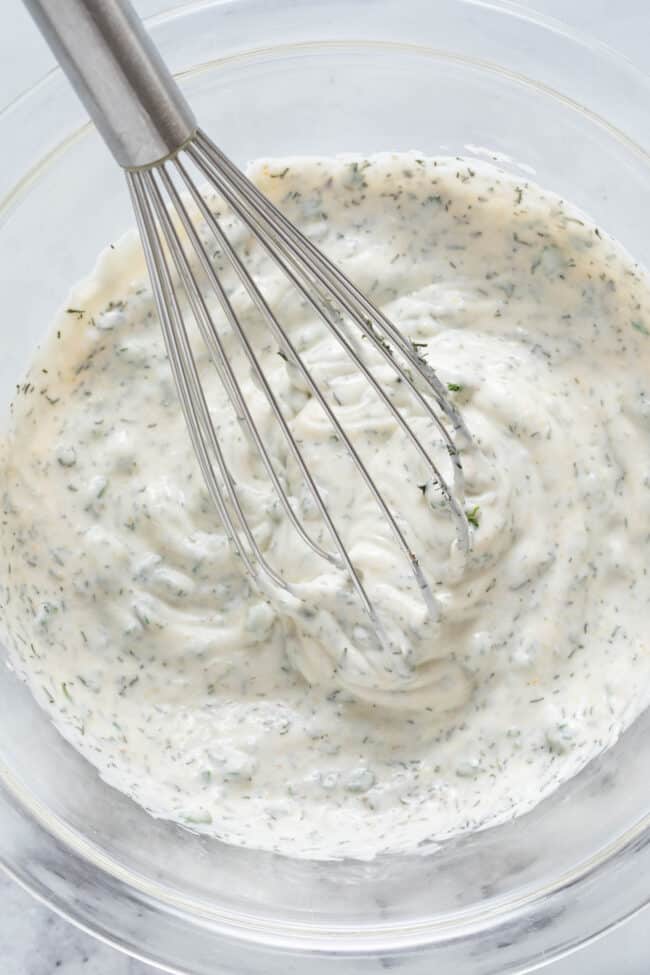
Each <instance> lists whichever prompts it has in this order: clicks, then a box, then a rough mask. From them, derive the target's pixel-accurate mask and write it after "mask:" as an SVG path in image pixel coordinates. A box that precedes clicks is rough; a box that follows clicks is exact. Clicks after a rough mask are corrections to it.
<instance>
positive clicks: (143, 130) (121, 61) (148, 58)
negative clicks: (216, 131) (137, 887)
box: [24, 0, 196, 169]
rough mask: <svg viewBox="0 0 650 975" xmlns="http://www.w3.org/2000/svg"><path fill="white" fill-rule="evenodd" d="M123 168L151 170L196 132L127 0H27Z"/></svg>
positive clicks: (33, 15) (190, 111)
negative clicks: (152, 166) (150, 167)
mask: <svg viewBox="0 0 650 975" xmlns="http://www.w3.org/2000/svg"><path fill="white" fill-rule="evenodd" d="M24 3H25V6H26V7H27V9H28V10H29V12H30V13H31V15H32V17H33V18H34V20H35V21H36V24H37V25H38V27H39V29H40V31H41V33H42V34H43V36H44V38H45V40H46V41H47V43H48V44H49V46H50V47H51V48H52V51H53V52H54V54H55V56H56V59H57V61H58V62H59V64H60V65H61V67H62V68H63V70H64V71H65V73H66V74H67V76H68V78H69V79H70V81H71V82H72V84H73V86H74V88H75V91H76V92H77V94H78V95H79V97H80V98H81V100H82V101H83V103H84V105H85V106H86V108H87V109H88V112H89V113H90V116H91V118H92V119H93V121H94V123H95V125H96V126H97V128H98V129H99V131H100V133H101V135H102V137H103V138H104V141H105V142H106V144H107V145H108V147H109V149H110V150H111V152H112V153H113V155H114V156H115V158H116V159H117V161H118V163H119V164H120V166H123V167H125V168H126V169H134V168H138V167H142V166H150V165H151V164H152V163H155V162H158V161H159V160H161V159H164V158H165V157H166V156H169V155H170V154H171V153H173V152H175V151H176V150H177V149H179V148H180V146H182V145H183V144H184V143H185V142H187V140H188V139H189V138H190V137H191V136H192V135H193V133H194V131H195V130H196V121H195V118H194V115H193V114H192V110H191V109H190V107H189V105H188V104H187V102H186V100H185V98H184V97H183V95H182V94H181V92H180V90H179V88H178V86H177V84H176V82H175V81H174V79H173V78H172V76H171V74H170V72H169V71H168V69H167V67H166V66H165V64H164V62H163V60H162V58H161V57H160V54H159V53H158V51H157V50H156V48H155V47H154V44H153V42H152V41H151V39H150V37H149V36H148V34H147V33H146V31H145V29H144V27H143V26H142V22H141V20H140V19H139V17H138V15H137V14H136V12H135V10H134V9H133V7H132V6H131V4H130V2H129V0H24Z"/></svg>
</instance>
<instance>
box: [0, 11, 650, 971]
mask: <svg viewBox="0 0 650 975" xmlns="http://www.w3.org/2000/svg"><path fill="white" fill-rule="evenodd" d="M0 2H1V3H2V29H1V30H0V104H6V103H7V102H8V101H10V100H11V99H12V98H13V97H15V96H16V95H17V94H19V93H20V92H21V91H23V90H24V89H25V88H26V87H28V85H29V84H31V83H32V82H33V81H34V80H36V79H37V78H39V77H40V76H41V75H42V74H43V73H44V72H45V71H46V70H47V69H48V68H49V67H50V64H51V58H50V55H49V52H48V51H47V50H46V48H45V46H44V44H43V42H42V41H41V39H40V38H39V36H38V35H37V33H36V31H35V30H34V28H33V27H32V25H31V22H30V21H29V18H28V17H27V15H26V14H25V11H24V9H23V7H22V4H21V2H20V0H0ZM61 2H65V0H61ZM432 2H435V0H432ZM520 3H521V5H528V6H531V7H534V8H536V9H539V10H542V11H544V12H545V13H547V14H551V15H554V16H557V17H559V18H561V19H563V20H565V21H570V22H571V23H572V24H573V25H575V26H576V27H579V28H581V29H583V30H588V31H589V32H590V33H591V34H593V35H595V36H598V37H601V38H603V39H604V40H606V41H607V43H608V44H610V45H611V46H612V47H616V48H618V49H619V50H620V51H622V52H623V53H625V54H626V55H627V56H628V57H629V58H630V59H631V60H633V61H635V62H636V63H637V64H638V65H639V66H640V67H642V68H644V69H645V70H648V66H649V64H650V62H649V61H648V37H649V36H650V3H649V0H617V2H616V3H615V4H613V3H612V2H611V0H520ZM171 5H172V4H171V0H169V2H166V3H165V2H162V0H136V6H137V7H138V9H139V10H140V12H141V13H143V14H144V15H146V14H150V13H152V12H155V11H157V10H160V9H163V8H164V7H165V6H167V7H169V6H171ZM649 118H650V106H649ZM648 972H650V909H649V910H646V911H644V912H643V913H642V914H641V915H638V916H637V917H636V918H634V919H632V920H631V921H629V922H627V923H626V924H624V925H622V926H621V927H620V928H618V929H617V930H616V931H614V932H611V933H610V934H608V935H606V936H605V937H603V938H601V939H599V940H598V941H597V942H596V943H594V944H592V945H589V946H586V947H585V948H583V949H582V950H581V951H579V952H578V953H577V954H574V955H572V956H571V957H570V958H567V959H564V960H562V961H560V962H557V963H555V964H553V965H551V966H549V967H548V968H545V969H544V973H545V975H546V973H548V975H647V973H648ZM0 975H154V970H153V969H152V968H151V967H150V966H148V965H144V964H142V963H141V962H138V961H134V960H133V959H129V958H127V957H126V956H124V955H122V954H120V953H119V952H117V951H116V950H115V949H113V948H111V947H109V946H107V945H104V944H102V943H100V942H99V941H97V940H95V939H94V938H92V937H90V936H89V935H87V934H85V933H84V932H82V931H78V930H77V929H76V928H74V927H73V926H72V925H71V924H70V923H68V922H67V921H65V920H63V919H62V918H60V917H58V916H57V915H56V914H54V913H53V912H52V911H50V910H49V909H48V908H46V907H44V906H43V905H41V904H40V903H38V902H37V901H36V900H34V899H33V898H32V897H31V896H30V895H29V894H27V893H26V892H25V891H23V890H21V889H20V888H19V887H18V886H17V885H16V884H15V883H14V882H13V881H11V880H9V879H8V878H6V877H4V876H3V875H2V873H1V872H0ZM215 975H218V972H215ZM346 975H348V973H346Z"/></svg>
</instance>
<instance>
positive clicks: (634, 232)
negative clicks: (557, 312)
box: [0, 0, 650, 972]
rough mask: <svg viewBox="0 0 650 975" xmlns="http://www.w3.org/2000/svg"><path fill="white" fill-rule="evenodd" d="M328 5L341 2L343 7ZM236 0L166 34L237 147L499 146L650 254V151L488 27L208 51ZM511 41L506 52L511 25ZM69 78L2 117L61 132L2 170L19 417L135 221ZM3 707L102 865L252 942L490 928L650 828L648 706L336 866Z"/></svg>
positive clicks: (20, 748) (19, 753)
mask: <svg viewBox="0 0 650 975" xmlns="http://www.w3.org/2000/svg"><path fill="white" fill-rule="evenodd" d="M245 6H247V5H246V4H239V5H238V8H239V10H240V12H239V14H238V16H241V8H242V7H245ZM248 6H249V7H250V8H251V9H252V10H253V11H254V10H257V8H258V7H259V5H257V4H255V3H251V4H249V5H248ZM289 6H291V5H289ZM306 6H307V7H313V8H314V11H317V12H319V13H322V10H321V8H322V5H321V4H316V3H314V4H307V5H306ZM381 6H382V5H381V4H379V5H378V7H381ZM232 7H234V5H233V4H208V5H204V4H199V5H197V6H196V9H193V10H191V11H189V12H188V13H187V14H183V16H182V17H180V18H167V19H166V20H164V21H162V22H161V23H160V24H159V25H158V27H157V31H158V34H159V37H158V39H159V42H160V43H161V46H162V47H163V50H166V48H165V45H166V44H167V45H168V47H169V53H171V54H172V56H173V59H174V62H175V64H176V66H177V67H179V68H183V69H184V71H183V76H182V85H183V88H184V90H185V92H186V94H187V96H188V97H189V99H190V101H191V103H192V105H193V107H194V108H195V110H196V113H197V116H198V117H199V119H200V120H201V124H202V126H203V127H204V128H205V129H206V130H207V131H208V132H209V133H210V134H211V135H213V136H214V137H215V138H216V139H217V141H218V142H219V143H220V144H221V145H222V147H223V148H224V150H225V151H226V152H228V154H229V155H231V157H233V158H234V160H235V161H236V162H238V163H240V164H244V163H245V162H246V161H247V160H248V159H252V158H255V157H259V156H285V155H291V154H316V153H318V154H331V153H338V152H351V151H360V152H366V153H371V152H376V151H381V150H390V151H393V150H409V149H418V150H419V151H421V152H422V153H427V154H444V155H470V156H482V157H484V158H485V157H487V158H489V157H492V156H495V157H496V158H497V159H498V160H499V161H500V162H501V163H502V164H503V165H505V166H506V167H507V168H509V169H511V170H512V171H513V172H515V173H518V174H520V176H521V179H522V180H524V179H526V178H532V179H534V180H536V181H538V182H540V183H541V184H543V185H544V186H546V187H548V188H550V189H552V190H555V191H556V192H558V193H560V194H562V195H563V196H566V197H567V198H568V199H570V200H571V201H572V202H574V203H576V204H577V205H578V206H580V207H581V208H583V209H584V210H585V211H587V212H588V213H589V214H590V215H591V216H592V217H594V218H595V219H596V220H597V221H598V222H599V223H601V224H602V226H603V227H605V228H606V229H607V230H608V231H610V232H611V233H612V234H614V235H615V236H616V237H618V238H619V239H620V240H621V241H622V242H623V243H624V244H625V245H626V246H627V248H628V249H629V250H630V251H631V252H632V253H633V254H634V255H635V257H637V258H638V259H639V261H641V262H643V263H646V264H650V236H649V235H648V234H647V230H646V227H645V225H644V221H642V220H639V214H640V213H648V212H650V165H649V162H648V157H647V156H646V155H645V154H644V152H643V151H642V150H641V149H640V148H639V147H638V146H636V145H635V144H634V143H633V142H632V141H631V140H629V139H627V138H626V137H624V136H623V135H622V134H621V133H620V132H618V131H617V130H616V129H615V128H613V127H611V126H609V125H608V124H606V123H604V122H603V120H602V119H601V118H599V117H597V116H596V115H594V114H592V113H590V112H589V111H586V110H584V108H581V107H580V106H579V105H577V104H575V103H574V102H572V101H570V100H569V99H568V98H565V97H560V96H559V95H558V94H557V93H555V92H554V91H552V90H550V89H548V88H547V87H545V86H544V85H543V84H541V83H535V82H534V81H532V80H530V79H527V78H525V77H522V76H521V75H520V74H519V73H518V72H516V71H513V70H510V69H509V67H508V64H509V62H508V60H507V58H506V55H505V53H504V58H503V60H502V61H501V64H500V65H499V64H496V63H494V62H490V61H488V60H486V59H485V58H484V57H482V56H480V55H481V53H482V52H481V50H480V48H479V46H478V44H477V45H474V46H473V45H472V43H466V44H465V46H464V47H463V46H462V45H459V46H458V47H457V48H454V47H453V46H449V47H448V48H445V49H436V47H435V46H434V45H432V44H431V43H430V42H428V43H424V42H423V43H415V38H413V41H412V42H410V43H398V42H394V41H389V40H387V39H386V38H385V37H378V38H374V39H372V40H367V41H359V40H344V39H341V38H339V39H337V38H331V37H330V38H328V39H326V40H320V41H316V40H311V41H310V40H309V39H307V40H305V39H302V40H300V41H298V40H296V42H295V43H284V44H277V43H272V44H269V45H267V46H264V45H260V46H258V47H256V48H255V49H253V46H252V43H251V45H250V48H249V50H247V51H245V52H244V53H232V52H231V53H229V54H227V55H226V56H224V57H220V58H218V59H217V60H208V59H207V58H206V56H205V51H206V50H209V51H210V52H211V54H210V57H212V58H214V57H215V52H217V53H218V52H219V51H220V50H222V48H221V46H220V42H219V39H218V36H219V35H218V28H220V27H221V26H222V25H225V27H226V28H228V29H231V24H230V21H227V17H228V16H234V14H233V12H232V10H231V8H232ZM461 7H462V8H463V9H464V10H465V11H466V12H467V11H469V13H473V11H475V10H476V9H477V8H475V6H474V5H473V4H470V3H467V4H465V3H461V2H457V0H449V2H447V0H445V2H444V3H441V4H440V11H441V12H444V10H447V8H448V9H449V10H450V11H451V10H452V8H453V9H457V8H458V9H460V8H461ZM283 9H284V8H283ZM258 12H259V11H258ZM303 13H304V11H303ZM248 16H249V18H250V16H251V11H249V13H248ZM260 16H261V15H260ZM423 16H424V15H423ZM440 16H443V13H441V14H440ZM504 16H505V15H504ZM267 17H268V15H267ZM220 18H221V19H220ZM249 22H250V21H249ZM359 29H361V28H360V27H359ZM370 33H371V34H372V31H370ZM226 34H227V31H226ZM479 34H480V31H479ZM227 36H230V35H229V34H227ZM351 36H364V35H361V34H355V33H354V31H351ZM460 36H462V35H461V34H459V37H460ZM172 37H173V38H174V46H173V49H172V47H171V46H170V45H171V42H170V38H172ZM503 44H504V52H505V51H506V50H507V47H508V37H507V36H505V35H504V37H503ZM48 85H49V88H48V89H47V91H45V90H40V92H37V93H36V95H35V96H34V97H33V98H32V101H31V102H30V110H29V112H27V110H26V107H25V106H21V105H18V106H16V107H14V109H13V110H12V111H11V112H10V113H6V114H5V115H4V116H2V117H0V131H1V132H3V134H4V135H5V139H6V140H7V143H6V144H10V142H11V140H12V139H13V135H14V132H15V133H19V132H20V131H21V127H24V126H27V125H28V126H32V127H33V128H34V129H36V130H38V131H40V136H39V139H38V140H32V142H31V143H30V142H28V141H27V140H26V138H25V139H24V141H23V142H21V143H19V148H20V151H21V154H22V155H21V160H22V164H23V172H25V173H27V175H26V176H23V177H22V178H21V180H20V181H19V182H18V183H17V182H16V180H15V178H14V175H15V174H14V173H13V172H8V173H5V176H4V177H1V178H2V179H3V180H4V183H3V184H0V191H7V196H6V199H5V203H4V206H3V207H2V209H0V267H2V268H4V269H5V272H7V273H4V274H3V282H2V296H3V316H2V320H1V322H2V323H1V326H0V327H1V328H2V332H3V339H4V342H3V350H4V354H3V356H2V358H1V360H0V400H1V402H2V409H3V411H5V410H6V408H7V406H8V403H9V401H10V398H11V395H12V392H13V390H14V388H15V384H16V383H17V382H18V381H19V380H20V377H21V374H22V371H23V369H24V368H25V366H26V364H27V362H28V361H29V358H30V355H31V353H32V350H33V349H34V347H35V346H36V345H37V343H38V342H39V341H40V339H41V338H42V337H43V335H44V333H45V331H46V329H47V328H48V325H49V322H50V321H51V318H52V315H53V313H54V311H55V310H56V309H57V308H58V307H60V306H61V305H62V304H63V302H64V301H65V298H66V291H67V289H68V287H69V286H70V285H72V284H73V283H74V282H76V281H77V280H78V279H79V278H81V277H83V276H84V275H86V274H87V273H89V271H90V270H91V268H92V265H93V263H94V259H95V256H96V255H97V253H98V252H99V251H100V249H102V248H103V247H105V246H106V244H107V243H108V242H109V241H110V240H111V239H114V238H116V237H117V236H119V235H121V234H122V233H123V232H124V230H125V229H126V228H127V227H129V226H130V225H132V223H133V219H132V216H131V213H130V205H129V200H128V195H127V192H126V187H125V184H124V180H123V177H122V174H121V173H120V172H119V170H118V169H117V168H116V167H115V165H114V163H113V162H112V159H111V158H110V156H109V155H108V153H107V151H106V150H105V149H104V147H103V146H102V144H101V143H100V140H99V139H98V137H97V134H96V133H95V131H94V129H92V128H91V127H90V126H87V125H85V124H84V122H83V116H82V114H81V112H80V109H79V108H78V106H77V104H76V102H75V101H74V99H73V97H72V96H71V95H70V94H69V93H68V91H67V88H66V85H65V82H64V81H63V79H61V78H60V77H58V76H55V77H54V78H53V79H51V80H50V81H49V82H48ZM53 108H54V109H55V110H56V113H57V116H56V117H57V120H58V121H57V125H56V126H53V125H52V123H51V121H50V120H51V116H52V111H53ZM41 123H42V125H41ZM39 125H40V130H39ZM17 137H18V136H17ZM21 138H23V137H22V136H21ZM9 190H11V192H9ZM0 701H2V708H0V779H4V781H5V784H6V789H7V790H8V792H9V793H11V794H12V795H13V796H14V800H13V801H14V802H18V803H19V804H22V808H24V809H27V810H29V815H30V816H32V817H33V818H34V819H35V820H36V821H37V822H40V823H41V824H42V825H43V826H44V827H45V829H46V832H48V833H51V834H54V835H56V836H57V837H58V839H59V841H60V843H61V844H62V845H63V847H65V848H69V849H70V850H74V851H76V853H77V854H78V855H79V856H80V857H81V858H82V859H84V860H85V861H88V862H90V863H91V864H94V865H95V866H96V867H97V870H98V871H99V872H100V874H105V875H106V876H109V877H114V878H115V877H116V878H119V879H120V881H121V882H123V883H124V884H125V885H126V886H127V887H128V888H129V889H132V890H134V891H139V896H141V897H145V896H146V897H148V898H151V899H153V900H154V901H157V902H160V903H165V904H167V905H169V906H170V909H171V908H173V909H174V910H177V911H180V912H181V913H183V912H185V913H187V914H188V915H189V916H191V917H192V918H195V919H197V922H198V919H202V921H201V923H205V924H211V925H213V926H214V928H215V930H217V929H219V930H223V929H225V928H227V929H228V930H229V931H232V930H237V931H239V933H240V934H241V936H242V937H244V938H246V937H250V938H253V939H258V940H262V941H264V940H266V941H268V942H271V941H273V940H274V939H275V940H278V941H280V942H282V943H291V942H292V941H294V942H297V941H299V940H300V939H301V938H302V939H307V941H309V943H310V944H311V943H312V942H313V943H315V944H316V943H317V944H319V945H321V946H322V945H330V944H339V945H340V944H343V943H345V944H348V945H354V946H355V947H357V948H358V947H359V942H358V939H359V938H365V939H366V941H365V942H364V943H367V944H368V945H371V946H378V945H379V946H382V945H383V946H384V947H387V946H388V947H396V946H397V947H399V946H400V945H407V944H418V943H421V942H423V941H431V940H435V938H436V937H438V936H439V937H440V938H443V937H448V936H449V937H451V935H452V934H454V932H455V936H456V937H459V936H463V934H464V933H467V932H469V931H470V930H471V929H472V925H475V926H476V925H478V926H481V925H482V926H484V927H485V926H488V927H489V926H490V924H491V921H490V920H489V919H490V917H491V916H493V915H494V914H495V912H496V913H497V914H498V912H499V911H502V910H503V911H510V912H514V911H516V910H519V908H520V907H521V906H522V905H525V904H526V903H530V902H532V901H533V900H535V899H536V898H537V899H539V898H542V897H543V896H545V895H546V894H549V893H550V892H551V891H552V890H553V889H555V888H560V887H566V886H567V885H570V884H571V883H573V882H574V881H575V880H576V878H578V877H579V876H581V875H585V876H586V875H588V874H589V873H590V871H591V872H593V871H594V870H596V869H599V867H598V864H600V863H602V862H603V861H604V860H605V859H607V858H609V860H610V861H614V860H615V858H616V856H618V855H619V853H620V851H621V850H622V849H623V848H624V847H625V846H626V844H628V843H629V842H630V837H636V836H638V834H639V830H640V824H641V823H642V822H644V821H645V822H646V823H647V814H648V792H647V784H646V781H645V778H644V771H645V770H646V769H647V764H648V747H649V746H648V742H649V741H650V736H649V735H648V731H650V721H649V720H648V718H647V717H646V718H643V719H641V720H640V721H638V722H636V724H635V726H633V727H632V728H631V729H630V730H629V731H628V732H627V733H626V735H625V736H624V737H623V739H622V740H621V741H620V742H619V743H618V745H617V746H616V747H615V748H613V749H612V750H610V751H609V752H608V753H606V754H605V755H603V756H602V757H601V758H600V759H598V760H597V761H595V762H593V763H591V765H590V766H589V767H588V768H587V769H585V771H584V772H583V773H582V774H581V775H579V776H578V777H577V778H576V779H574V780H573V781H571V782H569V783H567V785H566V786H565V787H563V788H562V789H561V790H560V791H559V792H558V793H556V794H555V795H554V796H552V797H551V798H550V799H548V800H547V801H545V802H544V803H543V804H542V805H540V806H539V807H538V808H537V809H536V810H534V811H533V812H532V813H530V814H529V815H527V816H525V817H523V818H522V819H520V820H519V821H517V822H515V823H512V824H509V825H506V826H502V827H498V828H494V829H489V830H485V831H483V832H481V833H478V834H475V835H471V836H467V837H462V838H460V839H458V840H452V841H449V842H447V843H445V844H442V845H441V846H440V847H439V848H438V849H437V850H435V851H434V852H431V853H429V854H427V855H413V856H410V857H392V858H391V857H388V858H383V859H381V860H377V861H374V862H371V863H361V862H332V863H315V862H300V861H292V860H290V859H286V858H281V857H277V856H273V855H270V854H260V853H257V852H254V851H246V850H240V849H235V848H231V847H227V846H224V845H223V844H220V843H218V842H216V841H209V840H206V839H204V838H201V837H199V836H196V835H194V834H192V833H190V832H189V831H187V830H184V829H181V828H179V827H176V826H174V825H172V824H169V823H165V822H161V821H154V820H152V819H151V818H150V817H149V816H147V815H146V814H145V813H144V812H143V811H142V810H141V809H140V808H139V807H137V806H136V805H134V804H133V803H132V802H130V801H129V800H127V799H126V798H125V797H124V796H122V795H121V794H119V793H117V792H115V791H114V790H113V789H111V788H109V787H108V786H106V785H105V784H104V783H103V782H101V781H100V780H99V778H98V777H97V775H96V773H95V771H94V769H93V768H92V767H91V766H90V765H89V764H87V763H86V762H85V761H84V760H83V759H81V758H80V756H79V755H78V754H77V753H76V752H75V751H74V750H73V749H72V748H71V747H70V746H69V745H68V744H67V743H66V742H65V741H63V739H62V738H61V737H60V736H59V735H58V734H57V733H56V732H55V731H54V729H53V728H52V727H51V726H50V724H49V722H48V720H47V718H46V717H45V715H44V714H43V713H42V712H41V711H40V710H39V708H38V707H37V705H36V704H35V703H34V701H33V700H32V698H31V696H30V695H29V693H28V692H27V691H26V689H25V688H24V687H22V686H21V685H20V684H19V683H18V682H17V681H16V679H15V677H14V676H13V675H12V674H11V673H10V672H9V670H8V669H6V668H4V667H3V668H0ZM614 799H615V801H613V800H614ZM1 811H2V807H1V806H0V814H1ZM25 814H26V815H27V813H25ZM0 825H1V824H0ZM1 832H2V830H1V829H0V833H1ZM617 851H618V852H617ZM33 852H34V855H36V851H33ZM5 855H7V856H9V854H7V851H6V850H3V849H0V856H5ZM436 931H437V932H438V934H436ZM480 965H481V966H482V965H483V962H482V961H481V962H480ZM188 970H189V969H188ZM193 970H194V969H193ZM196 970H198V968H197V969H196ZM479 970H481V971H482V970H483V968H482V967H481V968H474V969H473V971H475V972H478V971H479ZM487 970H488V968H487V967H485V971H487ZM502 970H505V968H503V969H502ZM458 971H459V972H460V971H461V969H460V968H459V969H458Z"/></svg>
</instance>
